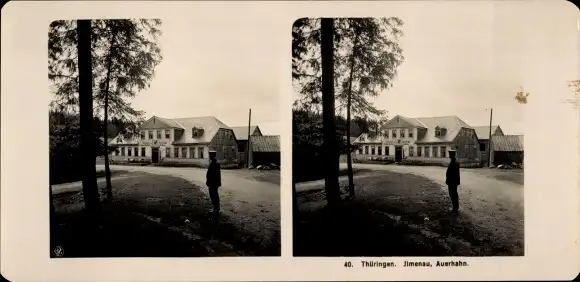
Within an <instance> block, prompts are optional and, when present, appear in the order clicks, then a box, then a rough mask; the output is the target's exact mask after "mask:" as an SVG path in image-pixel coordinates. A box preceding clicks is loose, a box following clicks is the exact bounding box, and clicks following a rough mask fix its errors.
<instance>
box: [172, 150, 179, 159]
mask: <svg viewBox="0 0 580 282" xmlns="http://www.w3.org/2000/svg"><path fill="white" fill-rule="evenodd" d="M173 157H174V158H176V159H177V158H179V148H173Z"/></svg>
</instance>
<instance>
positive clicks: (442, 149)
mask: <svg viewBox="0 0 580 282" xmlns="http://www.w3.org/2000/svg"><path fill="white" fill-rule="evenodd" d="M440 150H441V157H442V158H446V157H447V147H445V146H443V147H441V148H440Z"/></svg>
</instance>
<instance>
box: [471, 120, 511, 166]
mask: <svg viewBox="0 0 580 282" xmlns="http://www.w3.org/2000/svg"><path fill="white" fill-rule="evenodd" d="M473 129H475V133H476V134H477V139H479V151H480V152H481V162H482V164H487V162H488V154H489V125H488V126H485V125H484V126H474V127H473ZM502 135H504V134H503V131H502V130H501V128H500V127H499V125H494V126H492V127H491V136H502Z"/></svg>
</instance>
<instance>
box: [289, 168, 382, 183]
mask: <svg viewBox="0 0 580 282" xmlns="http://www.w3.org/2000/svg"><path fill="white" fill-rule="evenodd" d="M371 171H373V170H371V169H366V168H354V167H353V168H352V175H353V176H354V175H357V174H363V173H367V172H371ZM321 173H322V171H321ZM343 176H348V169H346V168H344V169H340V170H339V171H338V177H343ZM322 179H324V175H322V174H320V175H313V176H312V177H309V178H307V179H302V180H295V183H303V182H310V181H316V180H322Z"/></svg>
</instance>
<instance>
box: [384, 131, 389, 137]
mask: <svg viewBox="0 0 580 282" xmlns="http://www.w3.org/2000/svg"><path fill="white" fill-rule="evenodd" d="M385 138H389V131H388V130H385Z"/></svg>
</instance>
